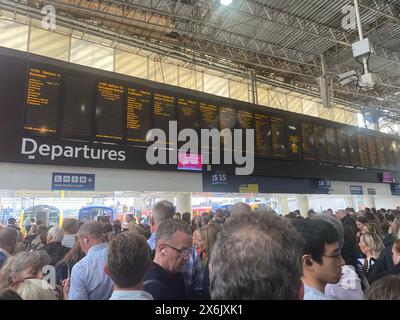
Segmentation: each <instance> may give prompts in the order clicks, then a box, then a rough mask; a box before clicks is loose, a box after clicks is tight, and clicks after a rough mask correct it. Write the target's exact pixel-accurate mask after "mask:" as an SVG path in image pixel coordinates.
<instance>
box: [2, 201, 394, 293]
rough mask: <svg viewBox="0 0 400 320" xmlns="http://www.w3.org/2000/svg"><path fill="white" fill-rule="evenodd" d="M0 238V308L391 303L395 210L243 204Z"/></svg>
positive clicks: (162, 206) (171, 210) (14, 230)
mask: <svg viewBox="0 0 400 320" xmlns="http://www.w3.org/2000/svg"><path fill="white" fill-rule="evenodd" d="M26 229H27V230H26V231H27V232H26V235H25V236H22V232H21V230H19V228H18V227H17V226H16V221H15V219H13V218H11V219H9V221H8V224H7V225H6V226H4V227H1V228H0V300H21V299H22V300H59V299H64V300H108V299H110V300H186V299H190V300H209V299H213V300H220V299H221V300H226V299H227V300H255V299H257V300H258V299H270V300H287V299H289V300H363V299H367V300H368V299H369V300H377V299H390V300H398V299H400V210H398V209H396V210H385V209H380V210H376V209H375V208H371V209H369V208H365V210H361V211H359V212H357V213H356V212H355V211H354V210H353V209H352V208H347V209H344V210H338V211H337V212H336V213H334V212H333V210H331V209H328V210H326V211H324V212H322V213H319V214H317V213H315V212H314V211H309V212H308V217H307V218H304V217H303V216H302V215H301V214H300V212H299V211H295V212H290V213H288V214H287V215H284V216H282V215H278V214H276V213H274V212H268V211H265V210H252V209H251V208H250V207H249V206H248V205H247V204H245V203H237V204H235V205H234V206H233V207H232V208H231V209H230V211H226V210H220V209H218V210H217V211H216V212H210V213H207V214H202V215H198V216H196V217H193V219H192V217H191V214H190V213H188V212H185V213H183V214H180V213H177V212H176V211H175V207H174V206H173V204H172V203H171V202H169V201H160V202H158V203H156V204H155V206H154V207H153V208H152V211H151V215H150V218H149V224H140V223H139V224H138V223H137V221H135V219H134V217H133V216H129V217H128V221H126V222H125V223H123V224H121V222H120V221H118V220H117V221H114V222H113V223H110V222H109V221H108V219H105V220H102V219H99V221H88V222H84V223H82V222H79V221H77V220H75V219H72V218H68V219H64V221H63V224H62V227H58V226H53V227H51V228H48V227H47V226H46V225H45V224H43V223H42V222H41V221H36V220H35V219H34V218H32V219H31V221H30V224H29V227H28V228H26Z"/></svg>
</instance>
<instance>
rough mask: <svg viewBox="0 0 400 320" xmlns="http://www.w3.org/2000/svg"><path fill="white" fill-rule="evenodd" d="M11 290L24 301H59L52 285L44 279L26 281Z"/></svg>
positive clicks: (16, 284)
mask: <svg viewBox="0 0 400 320" xmlns="http://www.w3.org/2000/svg"><path fill="white" fill-rule="evenodd" d="M11 288H12V289H13V290H14V291H15V292H16V293H18V295H19V296H20V297H21V298H22V300H58V299H57V296H56V294H55V291H54V290H53V288H52V287H51V286H50V284H49V283H48V282H47V281H45V280H42V279H24V280H22V281H19V282H17V283H15V284H14V285H13V286H12V287H11Z"/></svg>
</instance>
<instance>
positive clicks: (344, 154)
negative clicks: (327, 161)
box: [336, 128, 350, 166]
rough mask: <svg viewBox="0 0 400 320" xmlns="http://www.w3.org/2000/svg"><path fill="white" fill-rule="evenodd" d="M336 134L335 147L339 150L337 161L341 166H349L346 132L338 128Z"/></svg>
mask: <svg viewBox="0 0 400 320" xmlns="http://www.w3.org/2000/svg"><path fill="white" fill-rule="evenodd" d="M336 133H337V145H338V149H339V161H340V164H342V165H345V166H347V165H350V158H349V144H348V141H347V132H346V129H344V128H338V129H337V130H336Z"/></svg>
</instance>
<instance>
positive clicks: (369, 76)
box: [358, 72, 378, 90]
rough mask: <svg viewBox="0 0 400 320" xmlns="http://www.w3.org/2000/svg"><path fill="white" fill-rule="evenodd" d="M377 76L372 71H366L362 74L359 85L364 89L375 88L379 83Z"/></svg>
mask: <svg viewBox="0 0 400 320" xmlns="http://www.w3.org/2000/svg"><path fill="white" fill-rule="evenodd" d="M377 80H378V79H377V76H376V75H375V74H373V73H371V72H366V73H364V74H362V75H361V76H360V78H359V80H358V85H359V86H360V87H361V88H362V89H364V90H368V89H373V87H374V85H375V84H376V83H377Z"/></svg>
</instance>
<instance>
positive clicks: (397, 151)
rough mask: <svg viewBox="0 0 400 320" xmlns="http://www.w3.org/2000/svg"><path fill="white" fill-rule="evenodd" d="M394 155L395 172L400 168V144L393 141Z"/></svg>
mask: <svg viewBox="0 0 400 320" xmlns="http://www.w3.org/2000/svg"><path fill="white" fill-rule="evenodd" d="M391 150H392V154H393V163H394V168H395V170H398V169H399V168H400V144H399V141H398V140H394V139H392V147H391Z"/></svg>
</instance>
